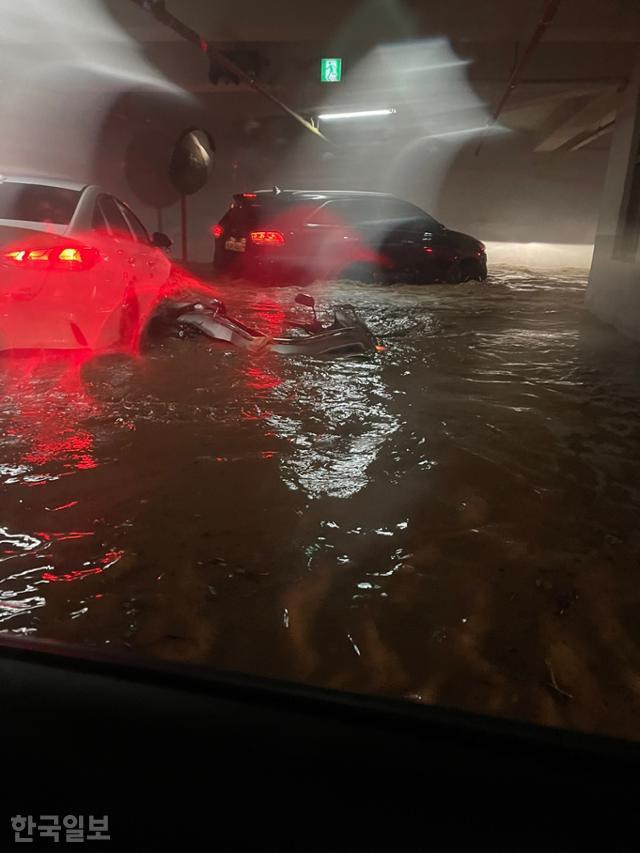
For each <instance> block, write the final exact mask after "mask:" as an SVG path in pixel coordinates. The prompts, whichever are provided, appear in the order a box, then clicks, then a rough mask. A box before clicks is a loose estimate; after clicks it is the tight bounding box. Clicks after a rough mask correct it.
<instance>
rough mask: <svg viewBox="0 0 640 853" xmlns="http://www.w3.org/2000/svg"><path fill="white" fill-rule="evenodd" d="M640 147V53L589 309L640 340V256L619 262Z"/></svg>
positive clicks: (602, 221) (621, 120)
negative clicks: (621, 229)
mask: <svg viewBox="0 0 640 853" xmlns="http://www.w3.org/2000/svg"><path fill="white" fill-rule="evenodd" d="M639 141H640V50H639V51H638V53H637V58H636V63H635V69H634V72H633V74H632V76H631V79H630V81H629V85H628V86H627V89H626V91H625V93H624V97H623V100H622V103H621V105H620V108H619V111H618V115H617V117H616V124H615V128H614V135H613V140H612V144H611V151H610V155H609V165H608V168H607V173H606V177H605V184H604V190H603V193H602V201H601V206H600V218H599V222H598V230H597V235H596V241H595V247H594V254H593V263H592V267H591V274H590V277H589V287H588V289H587V306H588V308H589V310H590V311H592V312H593V313H594V314H595V315H596V316H597V317H599V318H600V319H602V320H605V321H606V322H608V323H611V324H613V325H614V326H615V327H616V328H617V329H619V330H620V331H621V332H624V333H625V334H627V335H629V336H631V337H634V338H636V339H638V340H640V252H637V253H636V255H635V258H630V259H625V260H622V259H619V258H616V257H614V245H615V240H616V234H617V232H618V228H619V222H620V214H621V211H622V210H623V206H624V203H625V198H626V193H627V191H628V185H629V181H630V177H631V169H630V164H631V162H632V160H633V159H634V158H635V156H636V153H637V151H638V143H639Z"/></svg>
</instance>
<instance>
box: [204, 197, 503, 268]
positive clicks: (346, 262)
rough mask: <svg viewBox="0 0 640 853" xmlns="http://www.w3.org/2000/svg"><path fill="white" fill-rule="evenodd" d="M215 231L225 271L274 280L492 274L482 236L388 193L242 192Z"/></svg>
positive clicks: (216, 262) (217, 265)
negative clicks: (452, 227)
mask: <svg viewBox="0 0 640 853" xmlns="http://www.w3.org/2000/svg"><path fill="white" fill-rule="evenodd" d="M212 233H213V236H214V238H215V253H214V267H215V269H216V270H217V271H219V272H225V273H229V274H231V275H234V276H238V277H243V278H249V279H257V280H262V281H271V282H273V283H277V282H287V281H297V282H304V281H309V280H311V279H315V278H352V279H356V280H360V281H376V280H385V281H389V280H391V281H393V280H396V281H399V280H402V281H414V282H434V281H440V282H451V283H457V282H462V281H468V280H470V279H478V280H484V279H485V278H486V277H487V256H486V253H485V247H484V245H483V244H482V243H481V242H480V241H479V240H477V239H476V238H475V237H470V236H469V235H468V234H462V233H461V232H459V231H452V230H450V229H449V228H446V227H445V226H444V225H442V224H441V223H440V222H437V221H436V220H435V219H434V218H433V217H431V216H429V214H428V213H425V211H424V210H421V209H420V208H419V207H416V206H415V205H413V204H410V203H409V202H407V201H402V200H401V199H398V198H395V197H394V196H391V195H386V194H384V193H365V192H346V191H341V192H338V191H329V192H319V191H316V190H280V189H279V188H278V187H274V189H273V190H258V191H256V192H245V193H239V194H238V195H234V197H233V203H232V204H231V207H230V208H229V210H228V211H227V212H226V213H225V215H224V216H223V217H222V219H221V220H220V222H219V223H218V224H217V225H215V226H214V227H213V228H212Z"/></svg>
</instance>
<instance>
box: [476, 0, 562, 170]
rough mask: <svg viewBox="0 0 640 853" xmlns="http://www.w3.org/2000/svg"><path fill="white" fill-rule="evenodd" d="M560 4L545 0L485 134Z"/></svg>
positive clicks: (480, 144)
mask: <svg viewBox="0 0 640 853" xmlns="http://www.w3.org/2000/svg"><path fill="white" fill-rule="evenodd" d="M560 2H561V0H545V4H544V7H543V9H542V15H541V16H540V20H539V21H538V24H537V26H536V28H535V30H534V32H533V35H532V36H531V38H530V39H529V42H528V44H527V46H526V47H525V49H524V50H523V52H522V54H521V56H520V58H519V59H518V60H517V62H516V63H515V65H514V67H513V71H512V72H511V76H510V77H509V82H508V83H507V88H506V89H505V90H504V93H503V94H502V97H501V98H500V100H499V101H498V104H497V106H496V108H495V109H494V111H493V113H492V114H491V116H490V117H489V119H488V121H487V126H486V128H485V133H486V131H487V130H488V129H489V128H490V127H492V125H494V124H495V123H496V121H497V119H498V116H499V115H500V113H501V112H502V110H503V107H504V105H505V104H506V103H507V101H508V99H509V96H510V95H511V93H512V92H513V90H514V89H515V88H516V86H517V85H518V83H519V82H520V76H521V74H522V71H523V70H524V67H525V65H526V64H527V62H528V61H529V59H531V55H532V53H533V51H534V50H535V49H536V47H537V46H538V43H539V42H540V39H541V38H542V37H543V35H544V34H545V32H546V30H547V28H548V27H549V24H550V23H551V21H552V20H553V18H554V17H555V14H556V12H557V11H558V7H559V6H560ZM483 141H484V136H483V138H482V139H481V140H480V142H479V143H478V147H477V148H476V150H475V154H476V156H477V155H478V154H479V153H480V149H481V148H482V143H483Z"/></svg>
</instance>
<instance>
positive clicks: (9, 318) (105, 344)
mask: <svg viewBox="0 0 640 853" xmlns="http://www.w3.org/2000/svg"><path fill="white" fill-rule="evenodd" d="M170 245H171V241H170V239H169V238H168V237H167V236H166V235H164V234H160V233H157V232H156V233H155V234H154V235H153V237H149V234H148V232H147V230H146V228H145V227H144V225H143V224H142V222H140V220H139V219H138V217H137V216H136V215H135V214H134V213H133V211H132V210H131V208H130V207H128V206H127V205H126V204H125V203H124V202H122V201H120V200H119V199H118V198H116V197H115V196H113V195H112V194H111V193H109V192H107V191H106V190H104V189H102V188H101V187H99V186H95V185H86V184H80V183H72V182H70V181H63V180H53V179H45V178H32V177H0V351H7V350H24V349H47V350H49V349H53V350H77V349H89V350H98V351H103V350H106V351H109V350H127V349H130V348H132V347H135V346H136V343H137V340H138V338H139V336H140V332H141V330H142V328H143V327H144V324H145V322H146V319H147V318H148V317H149V315H150V313H151V312H152V311H153V309H154V307H155V305H156V304H157V302H158V300H159V298H160V296H161V294H162V291H163V288H164V287H165V286H166V285H167V283H168V281H169V279H170V276H171V270H172V265H171V261H170V260H169V258H168V257H167V255H166V252H165V251H163V249H166V248H168V247H169V246H170Z"/></svg>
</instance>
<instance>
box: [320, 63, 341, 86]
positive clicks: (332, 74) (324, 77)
mask: <svg viewBox="0 0 640 853" xmlns="http://www.w3.org/2000/svg"><path fill="white" fill-rule="evenodd" d="M341 77H342V60H341V59H339V58H336V57H330V58H328V59H321V60H320V82H321V83H339V82H340V78H341Z"/></svg>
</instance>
